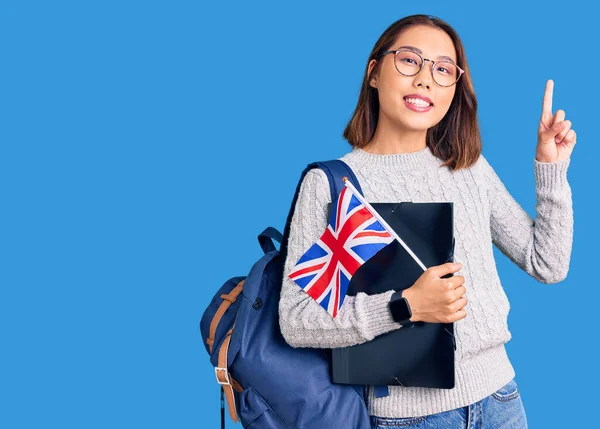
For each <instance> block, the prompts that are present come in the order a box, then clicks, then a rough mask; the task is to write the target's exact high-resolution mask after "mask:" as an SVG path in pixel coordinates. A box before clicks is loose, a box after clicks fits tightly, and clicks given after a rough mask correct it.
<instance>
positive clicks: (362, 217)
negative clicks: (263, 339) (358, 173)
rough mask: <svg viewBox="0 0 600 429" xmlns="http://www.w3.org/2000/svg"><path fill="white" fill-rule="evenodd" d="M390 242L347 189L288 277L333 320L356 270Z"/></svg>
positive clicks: (378, 225)
mask: <svg viewBox="0 0 600 429" xmlns="http://www.w3.org/2000/svg"><path fill="white" fill-rule="evenodd" d="M392 241H394V237H393V236H392V235H391V234H390V233H389V232H388V231H387V230H386V229H385V228H384V227H383V225H382V224H381V223H380V222H379V220H377V218H376V217H375V216H374V215H373V213H371V211H370V209H369V208H367V207H366V206H365V205H364V204H363V203H361V202H360V201H359V200H358V198H356V196H355V195H354V193H353V191H352V189H350V188H348V187H347V186H346V187H344V189H343V190H342V192H340V195H339V197H338V199H337V201H336V203H335V206H334V208H333V211H332V212H331V219H330V220H329V225H327V229H326V230H325V232H324V233H323V235H321V237H320V238H319V240H318V241H317V242H316V243H314V244H313V245H312V246H311V247H310V248H309V249H308V250H307V251H306V253H304V255H302V257H301V258H300V259H299V260H298V262H297V263H296V265H295V266H294V268H293V269H292V271H291V273H290V274H289V278H291V279H292V280H293V281H294V282H296V283H297V284H298V285H299V286H300V287H301V288H302V289H304V290H305V291H306V293H308V295H310V296H311V297H312V298H313V299H314V300H316V301H317V302H318V303H319V304H320V305H321V306H322V307H323V308H324V309H325V310H327V312H328V313H329V314H331V316H332V317H336V316H337V314H338V312H339V310H340V308H341V307H342V304H343V303H344V298H345V296H346V291H347V290H348V284H349V283H350V280H351V279H352V276H353V275H354V273H355V272H356V270H358V268H359V267H360V266H361V265H362V264H364V263H365V262H367V261H368V260H369V259H371V258H372V257H373V256H374V255H375V254H376V253H377V252H379V251H380V250H381V249H383V248H384V247H385V246H386V245H388V244H389V243H391V242H392Z"/></svg>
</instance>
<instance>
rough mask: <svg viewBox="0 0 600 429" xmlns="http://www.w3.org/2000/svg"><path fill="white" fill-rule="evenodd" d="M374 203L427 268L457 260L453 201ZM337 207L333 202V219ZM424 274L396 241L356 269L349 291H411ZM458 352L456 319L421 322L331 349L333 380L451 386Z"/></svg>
mask: <svg viewBox="0 0 600 429" xmlns="http://www.w3.org/2000/svg"><path fill="white" fill-rule="evenodd" d="M370 204H371V206H373V208H374V209H375V210H376V211H377V212H378V213H379V214H380V215H381V217H382V218H383V219H384V220H385V221H386V222H387V223H388V224H389V226H390V227H391V228H393V229H394V231H395V232H396V233H397V234H398V236H399V237H400V238H401V239H402V240H403V241H404V243H405V244H406V245H407V246H408V247H409V248H410V249H411V250H412V251H413V252H414V253H415V254H416V256H417V257H418V258H419V259H420V260H421V262H422V263H423V264H424V265H425V267H430V266H433V265H441V264H443V263H444V262H454V242H455V241H454V210H453V208H454V207H453V203H452V202H431V203H429V202H428V203H422V202H416V203H415V202H400V203H370ZM332 209H333V204H332V203H330V204H329V205H328V218H329V217H330V215H331V210H332ZM422 273H423V269H422V268H421V267H420V266H419V264H417V262H416V261H415V260H414V259H413V258H412V256H411V255H410V254H409V253H408V252H407V251H406V250H405V249H404V247H403V246H402V245H401V244H400V243H399V242H398V240H394V241H393V242H392V243H390V244H388V245H387V246H385V247H384V248H383V249H381V250H380V251H379V252H377V254H375V255H374V256H373V257H372V258H371V259H369V260H368V261H367V262H366V263H365V264H363V265H362V266H361V267H360V268H359V269H358V270H357V271H356V272H355V273H354V275H353V276H352V279H351V281H350V284H349V286H348V291H347V294H348V295H349V296H354V295H356V294H357V293H358V292H365V293H367V294H369V295H371V294H376V293H381V292H385V291H388V290H391V289H394V290H397V291H398V290H402V289H406V288H408V287H411V286H412V285H413V284H414V282H415V281H416V280H417V279H418V278H419V277H420V276H421V274H422ZM451 276H453V274H452V273H450V274H448V275H446V276H444V277H446V278H447V277H451ZM455 350H456V342H455V339H454V323H427V322H416V323H413V324H411V325H408V326H403V327H402V328H399V329H396V330H394V331H391V332H388V333H386V334H383V335H379V336H377V337H375V338H374V339H373V340H372V341H368V342H366V343H363V344H358V345H354V346H351V347H342V348H334V349H331V359H332V379H333V382H334V383H341V384H368V385H397V386H407V387H408V386H413V387H431V388H439V389H452V388H453V387H454V383H455V380H454V352H455Z"/></svg>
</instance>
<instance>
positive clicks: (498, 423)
mask: <svg viewBox="0 0 600 429" xmlns="http://www.w3.org/2000/svg"><path fill="white" fill-rule="evenodd" d="M371 428H372V429H396V428H403V429H406V428H419V429H438V428H439V429H441V428H444V429H496V428H498V429H500V428H502V429H526V428H527V417H526V415H525V408H524V407H523V401H522V400H521V395H520V394H519V388H518V386H517V382H516V381H515V379H514V378H513V379H512V380H511V381H509V382H508V383H507V384H506V385H504V386H502V387H501V388H500V389H498V390H497V391H496V392H494V393H492V394H491V395H489V396H487V397H485V398H483V399H482V400H481V401H478V402H475V403H474V404H471V405H468V406H466V407H461V408H456V409H454V410H449V411H444V412H441V413H437V414H429V415H426V416H420V417H401V418H389V417H377V416H371Z"/></svg>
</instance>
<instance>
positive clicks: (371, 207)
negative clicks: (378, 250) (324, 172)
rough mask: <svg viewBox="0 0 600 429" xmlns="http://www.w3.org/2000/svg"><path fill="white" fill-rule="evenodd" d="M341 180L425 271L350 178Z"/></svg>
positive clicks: (422, 266) (423, 266) (424, 269)
mask: <svg viewBox="0 0 600 429" xmlns="http://www.w3.org/2000/svg"><path fill="white" fill-rule="evenodd" d="M342 180H343V181H344V183H345V184H346V186H347V187H348V188H350V189H351V190H352V193H353V194H354V196H355V197H356V198H357V199H358V201H360V202H361V203H363V204H364V205H365V207H367V208H368V209H369V211H370V212H371V213H372V214H373V216H375V218H376V219H377V220H378V221H379V222H380V223H381V224H382V225H383V227H384V228H385V229H386V230H387V232H389V233H390V234H392V236H394V238H395V239H396V240H398V241H399V242H400V244H401V245H402V247H404V249H405V250H406V251H407V252H408V253H409V255H410V256H412V258H413V259H414V260H415V262H416V263H417V264H419V266H420V267H421V269H422V270H423V271H426V270H427V267H426V266H425V265H424V264H423V262H421V260H420V259H419V258H418V257H417V255H415V254H414V252H413V251H412V250H411V249H410V247H408V246H407V245H406V243H405V242H404V241H403V240H402V239H401V238H400V237H399V236H398V234H396V231H394V230H393V229H392V227H390V226H389V225H388V223H387V222H386V221H385V220H383V218H382V217H381V216H380V215H379V213H377V211H376V210H375V209H374V208H373V206H371V204H369V203H368V202H367V201H366V200H365V199H364V198H363V197H362V195H360V192H358V191H357V190H356V188H355V187H354V185H352V183H351V182H350V180H348V178H347V177H346V176H344V177H343V178H342Z"/></svg>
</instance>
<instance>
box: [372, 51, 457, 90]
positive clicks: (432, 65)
mask: <svg viewBox="0 0 600 429" xmlns="http://www.w3.org/2000/svg"><path fill="white" fill-rule="evenodd" d="M398 52H411V53H413V54H415V55H417V56H418V57H419V58H421V67H420V68H419V71H418V72H416V73H415V74H404V73H402V72H401V71H400V70H398V66H397V65H396V55H398ZM392 53H393V54H394V68H395V69H396V71H397V72H398V73H400V74H401V75H402V76H407V77H410V76H416V75H418V74H419V73H421V70H423V66H424V65H425V61H430V62H431V63H432V64H431V69H430V71H431V78H432V79H433V81H434V82H435V83H436V84H438V85H439V86H441V87H442V88H450V87H451V86H452V85H456V82H458V80H459V79H460V77H461V76H462V75H463V73H464V72H465V71H464V70H463V69H461V68H460V67H459V66H458V64H456V63H454V62H453V61H448V60H440V61H433V60H430V59H429V58H423V57H422V56H421V55H419V54H417V53H416V52H415V51H413V50H411V49H392V50H389V51H385V52H384V53H382V54H381V55H379V59H381V57H383V56H384V55H387V54H392ZM437 63H450V64H454V66H455V67H456V68H457V69H458V70H459V71H460V73H459V74H458V77H457V78H456V81H455V82H454V83H453V84H452V85H440V84H439V83H438V81H437V80H435V76H434V75H433V67H434V66H435V65H436V64H437Z"/></svg>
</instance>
